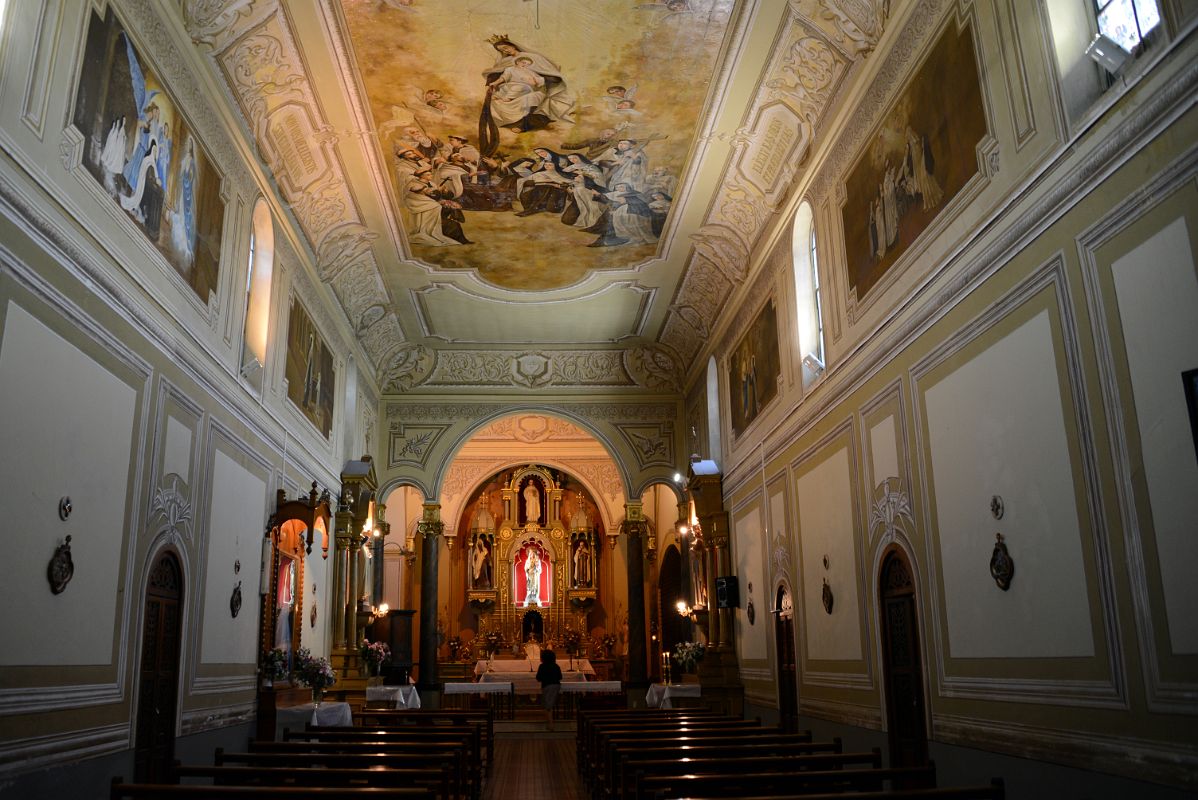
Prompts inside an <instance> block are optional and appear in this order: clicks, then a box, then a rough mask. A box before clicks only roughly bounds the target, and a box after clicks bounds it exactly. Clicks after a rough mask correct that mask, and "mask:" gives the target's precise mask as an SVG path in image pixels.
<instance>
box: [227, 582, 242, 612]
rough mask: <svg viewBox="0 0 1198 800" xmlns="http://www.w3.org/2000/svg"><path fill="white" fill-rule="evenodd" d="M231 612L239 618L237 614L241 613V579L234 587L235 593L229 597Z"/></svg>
mask: <svg viewBox="0 0 1198 800" xmlns="http://www.w3.org/2000/svg"><path fill="white" fill-rule="evenodd" d="M229 612H230V613H231V614H232V615H233V619H237V615H238V614H240V613H241V581H238V582H237V585H236V586H234V587H233V595H232V596H231V597H230V598H229Z"/></svg>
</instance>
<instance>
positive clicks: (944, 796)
mask: <svg viewBox="0 0 1198 800" xmlns="http://www.w3.org/2000/svg"><path fill="white" fill-rule="evenodd" d="M666 798H669V800H727V798H726V797H725V796H724V795H719V796H715V795H706V796H690V795H688V796H686V797H680V796H679V797H675V796H673V795H669V794H666V793H659V800H666ZM794 798H795V795H794V794H790V793H787V794H776V795H754V796H752V797H741V798H738V800H794ZM1005 798H1006V788H1005V787H1004V785H1003V780H1002V778H993V779H991V781H990V785H989V786H943V787H939V788H935V789H891V790H889V791H881V792H854V793H852V794H843V793H839V792H838V793H836V794H804V795H802V800H1005Z"/></svg>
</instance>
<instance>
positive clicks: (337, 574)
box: [329, 492, 353, 650]
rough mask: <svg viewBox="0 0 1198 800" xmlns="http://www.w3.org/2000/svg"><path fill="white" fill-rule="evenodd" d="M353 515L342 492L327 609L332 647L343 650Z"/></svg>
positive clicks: (334, 536) (335, 533) (334, 537)
mask: <svg viewBox="0 0 1198 800" xmlns="http://www.w3.org/2000/svg"><path fill="white" fill-rule="evenodd" d="M352 526H353V514H351V513H350V511H349V508H348V506H347V504H346V497H345V494H344V492H343V493H342V495H341V502H340V503H339V504H338V506H337V524H336V526H335V528H334V535H333V585H332V586H331V587H330V591H329V607H330V610H331V611H332V614H333V647H334V648H335V649H338V650H345V649H346V647H345V637H346V630H347V629H346V624H345V623H346V615H345V607H346V605H347V603H348V598H349V548H350V536H351V528H352Z"/></svg>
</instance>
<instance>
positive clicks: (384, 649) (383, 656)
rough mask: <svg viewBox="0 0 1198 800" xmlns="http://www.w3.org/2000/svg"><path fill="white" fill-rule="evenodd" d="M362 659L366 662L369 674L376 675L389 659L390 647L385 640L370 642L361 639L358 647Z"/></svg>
mask: <svg viewBox="0 0 1198 800" xmlns="http://www.w3.org/2000/svg"><path fill="white" fill-rule="evenodd" d="M360 650H361V654H362V661H364V662H365V663H366V667H367V669H368V670H369V673H370V675H372V676H373V675H378V674H379V672H380V671H381V670H382V669H383V667H384V666H385V665H387V664H388V663H390V661H391V648H390V647H389V646H388V645H387V643H386V642H371V641H369V640H367V639H363V640H362V647H361V648H360Z"/></svg>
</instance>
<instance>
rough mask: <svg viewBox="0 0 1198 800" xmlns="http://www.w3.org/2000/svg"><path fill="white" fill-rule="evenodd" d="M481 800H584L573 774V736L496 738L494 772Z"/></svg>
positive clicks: (537, 734) (531, 735) (559, 734)
mask: <svg viewBox="0 0 1198 800" xmlns="http://www.w3.org/2000/svg"><path fill="white" fill-rule="evenodd" d="M550 737H552V738H550ZM483 800H585V798H584V793H583V788H582V783H581V781H580V780H579V779H578V773H577V772H576V771H575V764H574V737H573V735H563V734H561V733H558V734H557V735H556V736H554V735H553V734H548V733H544V732H537V733H529V734H527V735H523V736H517V737H508V736H505V737H503V738H499V737H496V740H495V769H494V771H493V772H492V773H491V775H490V776H488V779H487V787H486V790H485V791H484V792H483Z"/></svg>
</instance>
